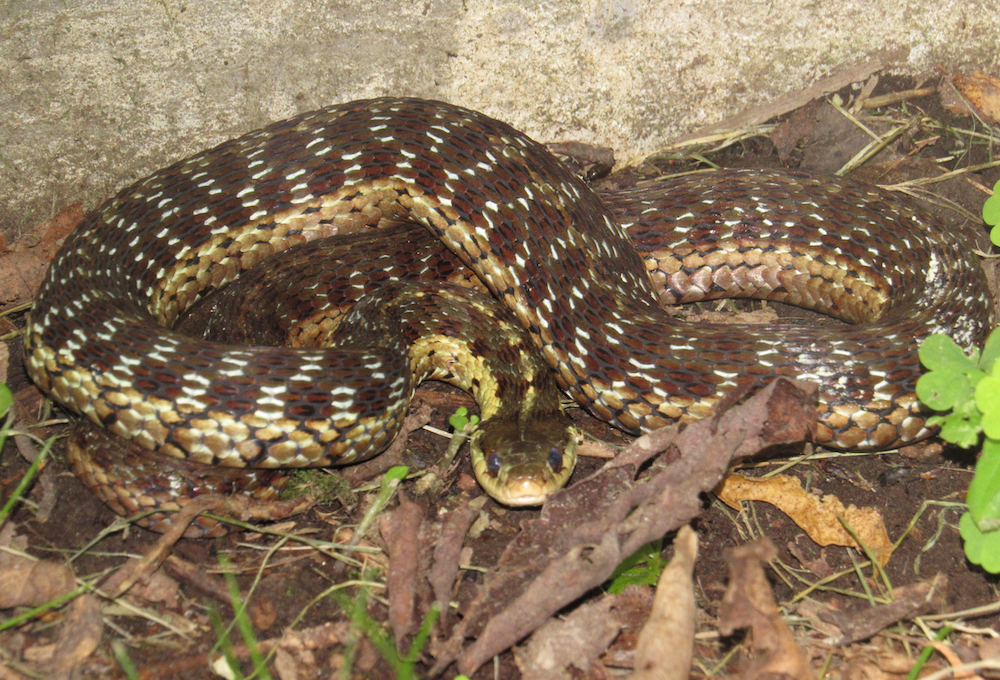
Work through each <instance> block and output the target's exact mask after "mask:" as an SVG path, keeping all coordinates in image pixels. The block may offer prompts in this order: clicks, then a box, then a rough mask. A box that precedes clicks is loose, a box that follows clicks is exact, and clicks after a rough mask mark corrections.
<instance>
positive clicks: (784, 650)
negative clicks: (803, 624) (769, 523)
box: [719, 537, 816, 680]
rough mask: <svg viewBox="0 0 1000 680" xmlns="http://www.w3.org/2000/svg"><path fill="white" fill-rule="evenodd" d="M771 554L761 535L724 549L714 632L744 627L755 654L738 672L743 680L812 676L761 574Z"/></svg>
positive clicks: (802, 679) (773, 553) (811, 678)
mask: <svg viewBox="0 0 1000 680" xmlns="http://www.w3.org/2000/svg"><path fill="white" fill-rule="evenodd" d="M777 555H778V552H777V550H775V548H774V544H773V543H771V541H770V539H768V538H766V537H765V538H760V539H757V540H756V541H754V542H753V543H749V544H747V545H742V546H739V547H736V548H730V549H727V550H726V551H725V553H724V556H725V559H726V562H727V563H728V566H729V587H728V588H727V589H726V594H725V595H723V597H722V604H721V605H720V606H719V632H720V633H722V634H723V635H732V634H733V633H734V632H735V631H737V630H739V629H740V628H749V629H750V636H749V638H748V639H749V640H750V643H751V647H752V649H753V651H754V652H756V653H757V655H758V658H757V659H756V660H755V661H754V662H752V663H751V665H750V667H749V668H747V669H746V672H745V673H743V674H742V677H743V678H745V679H746V680H754V679H756V678H764V677H781V676H785V677H787V678H793V679H794V680H814V679H815V677H816V675H815V674H814V673H813V670H812V668H811V667H810V666H809V660H808V658H807V657H806V655H805V654H804V653H803V651H802V649H800V648H799V646H798V645H797V644H796V643H795V638H794V637H792V631H791V630H789V628H788V625H787V624H786V623H785V622H784V620H783V619H782V618H781V613H780V611H779V610H778V604H777V602H775V600H774V593H773V592H772V591H771V586H770V584H769V583H768V582H767V576H766V575H765V574H764V563H765V562H769V561H771V560H772V559H774V558H775V557H777Z"/></svg>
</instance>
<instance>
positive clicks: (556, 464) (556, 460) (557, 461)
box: [549, 446, 563, 472]
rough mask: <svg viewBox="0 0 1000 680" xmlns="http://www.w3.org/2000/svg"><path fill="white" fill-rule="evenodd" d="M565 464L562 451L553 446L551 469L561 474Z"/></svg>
mask: <svg viewBox="0 0 1000 680" xmlns="http://www.w3.org/2000/svg"><path fill="white" fill-rule="evenodd" d="M562 463H563V455H562V451H560V450H559V449H558V448H557V447H555V446H553V447H552V448H551V449H549V467H550V468H552V471H553V472H561V471H562Z"/></svg>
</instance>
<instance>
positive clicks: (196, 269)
mask: <svg viewBox="0 0 1000 680" xmlns="http://www.w3.org/2000/svg"><path fill="white" fill-rule="evenodd" d="M397 222H413V223H416V224H419V225H421V227H422V228H423V230H424V233H425V236H424V237H423V238H421V237H414V239H415V240H414V242H413V243H409V244H403V245H402V247H401V248H396V246H399V245H400V244H393V243H391V242H385V243H382V244H380V245H379V246H378V247H379V248H380V249H383V250H384V251H386V252H396V250H401V251H404V252H403V253H402V254H401V255H400V257H401V258H403V259H404V260H405V262H403V264H402V265H401V266H402V268H403V269H416V268H417V267H418V265H417V264H415V263H416V262H418V261H419V260H418V259H415V258H412V257H411V255H412V254H413V253H414V252H416V251H418V250H420V249H430V251H433V252H435V253H438V255H434V256H433V257H441V255H440V254H441V253H444V252H445V251H447V252H449V253H451V254H452V255H453V256H455V257H456V258H457V260H458V261H460V262H461V263H462V265H464V266H465V267H467V268H468V269H469V270H470V271H471V272H472V273H473V274H474V275H475V277H476V278H477V279H478V281H480V282H481V283H482V285H484V286H485V288H486V289H488V291H489V292H490V293H491V294H492V295H493V296H494V297H495V298H496V299H497V300H498V301H499V302H500V303H501V304H502V305H503V306H505V307H507V308H508V309H509V310H511V312H512V313H513V315H514V317H515V318H516V319H517V321H518V323H519V324H520V325H521V326H522V327H523V328H524V329H525V330H526V331H527V333H528V335H529V336H530V339H531V342H533V343H534V344H535V345H536V346H537V347H539V348H540V351H541V354H542V356H543V357H544V361H545V362H546V363H547V364H548V365H549V366H550V367H551V369H552V370H553V375H554V376H555V379H556V381H557V382H558V384H559V387H560V388H561V389H562V390H563V391H565V392H566V393H567V394H568V395H569V396H570V397H571V398H572V399H573V400H574V401H576V402H577V403H579V404H580V405H581V406H583V407H584V408H586V409H588V410H589V411H590V412H591V413H592V414H594V415H595V416H597V417H599V418H601V419H603V420H606V421H607V422H609V423H611V424H613V425H615V426H617V427H619V428H621V429H623V430H625V431H627V432H633V433H635V432H640V431H648V430H651V429H655V428H658V427H661V426H663V425H666V424H668V423H671V422H675V421H677V420H689V419H696V418H701V417H705V416H707V415H709V414H710V413H711V412H712V409H713V407H714V406H715V404H717V403H718V401H719V400H720V399H721V398H723V397H724V396H725V394H727V393H728V392H730V391H732V390H733V389H734V388H737V387H739V386H741V385H743V384H746V383H760V382H764V381H767V380H768V379H770V378H772V377H774V376H776V375H790V376H797V377H800V378H805V379H809V380H814V381H816V382H817V383H819V385H820V395H821V403H820V406H819V418H820V424H819V427H818V431H817V433H816V439H817V441H819V442H821V443H826V444H830V445H833V446H838V447H843V448H888V447H892V446H896V445H900V444H904V443H907V442H911V441H915V440H917V439H919V438H922V437H925V436H927V435H928V434H930V430H929V429H928V427H927V424H926V421H925V414H924V413H923V411H922V410H921V407H920V405H919V404H918V402H917V399H916V396H915V394H914V383H915V381H916V378H917V376H918V375H919V370H920V368H919V361H918V359H917V354H916V347H917V344H918V343H919V341H920V340H921V339H922V338H923V337H926V336H927V335H928V334H930V333H936V332H944V333H948V334H949V335H951V336H952V337H953V338H954V339H955V340H956V341H957V342H958V343H959V344H960V345H962V346H964V347H972V346H975V345H977V344H978V343H980V342H981V341H982V338H983V337H984V335H985V332H986V331H987V330H988V329H989V328H990V327H991V326H992V320H993V317H992V309H991V304H990V301H989V298H988V295H987V293H986V287H985V283H984V280H983V274H982V272H981V271H980V270H979V268H978V265H976V264H975V263H972V262H969V261H968V260H967V257H966V254H965V251H966V247H965V246H964V245H963V244H962V242H961V239H960V238H959V237H958V236H957V235H956V234H954V233H952V232H949V231H947V230H945V229H942V228H941V227H939V226H937V225H935V224H934V222H933V220H931V219H930V218H929V217H928V216H927V215H926V214H925V213H924V212H923V211H922V210H921V209H920V208H918V207H916V206H915V205H913V204H912V203H910V202H909V201H907V200H905V199H901V198H898V197H896V196H894V195H891V194H889V193H887V192H885V191H882V190H879V189H877V188H874V187H871V186H867V185H864V184H860V183H856V182H851V181H849V180H843V179H839V178H828V177H818V176H812V175H809V174H806V173H796V172H787V171H775V170H767V171H722V172H715V173H707V174H703V175H694V176H691V177H688V178H681V179H677V180H670V181H659V182H652V183H648V184H640V185H639V186H636V187H634V188H630V189H624V190H619V191H608V192H604V193H602V194H601V195H598V194H597V193H595V192H594V191H593V190H592V189H590V188H589V187H588V186H587V185H586V184H584V183H583V182H582V181H581V180H579V179H578V178H576V177H575V176H573V175H572V174H571V173H570V172H569V171H568V170H566V169H565V168H564V167H563V166H562V165H561V164H560V163H559V162H558V161H557V160H556V159H555V158H554V157H552V156H551V154H549V153H548V152H547V151H546V150H545V149H544V148H543V147H542V146H540V145H539V144H537V143H535V142H533V141H532V140H530V139H529V138H527V137H526V136H525V135H523V134H521V133H519V132H517V131H516V130H514V129H513V128H511V127H509V126H507V125H505V124H503V123H500V122H498V121H495V120H493V119H491V118H489V117H487V116H485V115H483V114H481V113H477V112H474V111H470V110H467V109H463V108H460V107H457V106H452V105H448V104H443V103H440V102H430V101H423V100H414V99H392V98H387V99H376V100H368V101H359V102H351V103H347V104H343V105H336V106H331V107H328V108H325V109H321V110H318V111H314V112H311V113H306V114H303V115H300V116H298V117H295V118H292V119H290V120H287V121H282V122H279V123H276V124H274V125H271V126H269V127H267V128H264V129H262V130H259V131H256V132H251V133H249V134H247V135H244V136H242V137H240V138H238V139H235V140H231V141H228V142H225V143H223V144H221V145H220V146H218V147H216V148H214V149H211V150H208V151H205V152H203V153H200V154H197V155H195V156H192V157H191V158H188V159H186V160H183V161H180V162H179V163H177V164H175V165H172V166H170V167H169V168H166V169H164V170H161V171H159V172H156V173H154V174H153V175H151V176H149V177H147V178H146V179H144V180H141V181H139V182H137V183H136V184H134V185H132V186H130V187H128V188H126V189H124V190H122V191H121V192H120V193H119V194H118V195H116V196H115V197H114V198H112V199H110V200H109V201H107V202H106V203H105V204H104V205H103V206H102V207H101V208H100V209H99V210H98V211H97V212H96V213H94V214H93V215H91V216H90V217H89V218H87V219H86V220H85V221H84V222H83V223H82V224H81V225H80V226H79V227H78V229H77V230H76V231H75V232H74V233H73V234H72V235H71V236H70V237H69V238H68V239H67V241H66V243H65V244H64V245H63V247H62V248H61V250H60V251H59V252H58V254H57V255H56V257H55V258H54V260H53V263H52V265H51V267H50V269H49V272H48V275H47V277H46V279H45V281H44V282H43V284H42V286H41V289H40V291H39V293H38V296H37V299H36V303H35V309H34V311H33V312H32V315H31V318H30V320H29V324H28V328H27V332H26V344H27V366H28V371H29V374H30V375H31V377H32V379H33V380H34V381H35V382H36V383H37V384H38V385H39V386H40V387H41V388H42V389H43V390H44V391H45V392H46V393H48V394H49V395H50V396H51V397H52V398H53V399H54V400H55V401H58V402H59V403H61V404H63V405H65V406H66V407H67V408H69V409H70V410H72V411H74V412H76V413H78V414H81V415H83V416H85V417H86V418H88V419H89V420H90V421H92V422H93V423H96V424H98V425H100V426H101V427H104V428H106V429H107V430H108V431H110V432H111V433H113V434H114V435H117V436H120V437H124V438H127V439H130V440H131V441H133V442H134V443H136V444H137V445H138V446H140V447H143V448H145V449H149V450H156V451H158V452H160V453H161V454H164V455H167V456H173V457H176V458H181V459H185V460H187V461H192V462H195V463H201V464H206V465H221V466H230V467H265V468H271V467H301V466H320V465H329V464H336V463H346V462H350V461H353V460H358V459H361V458H362V457H364V456H367V455H372V454H374V453H376V452H377V450H376V449H377V448H378V447H379V446H384V444H385V443H386V442H387V441H388V438H389V437H390V436H391V432H389V429H391V427H390V426H388V425H387V423H386V419H385V417H384V415H382V414H375V413H371V412H369V411H367V410H366V406H365V405H364V404H363V403H359V402H362V401H363V399H361V398H360V395H361V394H363V393H364V392H365V389H364V387H362V386H368V385H370V381H372V380H375V377H373V376H372V375H371V374H372V373H378V372H379V371H373V370H372V369H371V367H365V366H362V365H358V363H357V362H356V361H355V360H354V359H351V360H345V359H343V358H342V357H339V356H338V355H337V354H336V352H334V351H332V350H329V349H285V350H276V349H274V348H262V347H234V346H231V345H226V344H219V343H216V342H212V341H208V340H199V339H194V338H191V337H189V336H186V335H184V334H182V333H179V332H177V331H176V330H171V327H172V326H173V324H174V322H175V321H176V319H177V318H178V317H179V315H181V314H182V313H183V312H185V311H186V310H188V309H189V308H191V306H192V305H194V304H195V303H196V302H197V301H198V300H199V299H201V298H202V297H204V296H205V295H206V293H207V292H208V291H210V290H212V289H214V288H218V287H220V286H222V285H224V284H226V283H228V282H230V281H232V280H233V279H234V278H236V277H237V275H238V274H239V273H240V272H241V271H244V270H247V269H249V268H251V267H253V266H254V265H256V264H257V263H259V262H261V261H262V260H264V259H266V258H268V257H269V256H271V255H273V254H275V253H278V252H280V251H284V250H286V249H288V248H290V247H292V246H303V245H304V244H313V243H314V242H318V240H319V239H323V238H324V237H328V236H332V235H335V234H346V233H352V232H356V231H359V230H363V229H365V228H366V227H373V226H385V225H387V224H392V223H397ZM637 247H638V251H637ZM639 251H641V252H642V255H640V252H639ZM369 254H370V253H369ZM404 255H405V257H404ZM401 261H402V260H401ZM453 266H455V265H453ZM414 275H415V277H416V278H420V277H423V276H425V275H427V276H430V275H429V274H427V273H426V272H416V273H415V274H414ZM732 296H743V297H761V298H768V299H775V300H780V301H785V302H790V303H792V304H797V305H800V306H804V307H808V308H813V309H817V310H819V311H822V312H825V313H827V314H830V315H832V316H836V317H839V318H841V319H843V320H846V321H850V322H853V323H854V324H856V325H853V326H848V327H845V328H843V329H836V330H835V331H831V330H830V329H825V328H800V327H783V328H768V327H750V326H729V325H726V326H716V325H710V324H691V323H685V322H682V321H679V320H677V319H675V318H673V317H672V316H671V315H670V314H669V313H668V312H667V311H665V310H664V308H663V306H662V305H663V304H664V303H667V304H673V303H677V302H688V301H693V300H699V299H711V298H717V297H732ZM330 375H334V376H339V377H340V379H341V383H340V384H335V380H334V379H333V378H330V377H328V376H330ZM373 389H374V388H373ZM233 395H239V398H234V397H233ZM304 399H305V400H308V401H309V403H310V406H309V408H308V409H302V403H303V400H304ZM392 399H396V397H392V398H391V399H388V401H391V400H392ZM303 414H304V415H303Z"/></svg>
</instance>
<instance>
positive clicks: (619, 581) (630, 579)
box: [608, 538, 667, 595]
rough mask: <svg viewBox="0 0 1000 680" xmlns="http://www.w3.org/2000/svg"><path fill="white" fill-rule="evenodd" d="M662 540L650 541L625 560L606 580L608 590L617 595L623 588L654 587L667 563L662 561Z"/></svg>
mask: <svg viewBox="0 0 1000 680" xmlns="http://www.w3.org/2000/svg"><path fill="white" fill-rule="evenodd" d="M662 552H663V539H662V538H661V539H657V540H655V541H650V542H649V543H647V544H646V545H644V546H642V547H641V548H639V549H638V550H636V551H635V552H634V553H632V555H630V556H629V557H627V558H625V560H624V561H623V562H622V563H621V564H619V565H618V566H617V567H616V568H615V570H614V571H613V572H612V573H611V577H610V578H609V579H608V590H609V591H610V592H612V593H614V594H615V595H618V594H619V593H621V592H622V591H623V590H625V586H629V585H633V584H635V585H648V586H655V585H656V582H657V581H658V580H659V579H660V574H661V573H662V572H663V568H664V567H665V566H667V561H666V560H664V559H663V556H662V555H661V553H662Z"/></svg>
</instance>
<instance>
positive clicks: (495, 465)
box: [486, 452, 500, 477]
mask: <svg viewBox="0 0 1000 680" xmlns="http://www.w3.org/2000/svg"><path fill="white" fill-rule="evenodd" d="M486 469H487V470H489V472H490V474H491V475H493V476H494V477H496V476H497V475H498V474H499V473H500V456H498V455H497V454H496V452H494V453H491V454H490V455H489V456H487V457H486Z"/></svg>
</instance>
